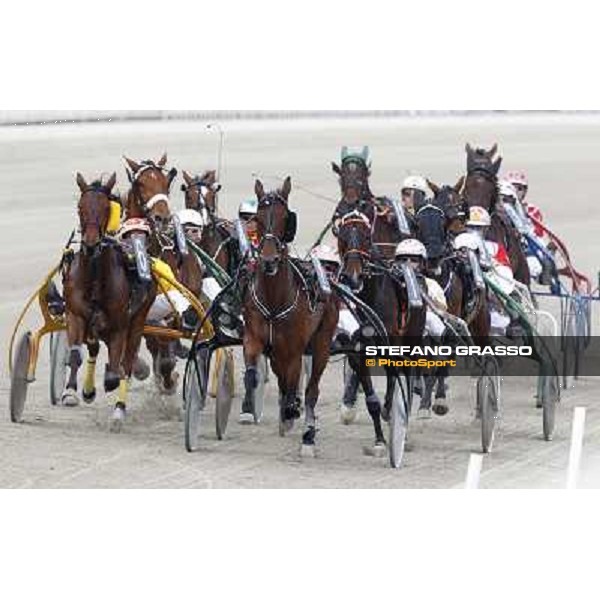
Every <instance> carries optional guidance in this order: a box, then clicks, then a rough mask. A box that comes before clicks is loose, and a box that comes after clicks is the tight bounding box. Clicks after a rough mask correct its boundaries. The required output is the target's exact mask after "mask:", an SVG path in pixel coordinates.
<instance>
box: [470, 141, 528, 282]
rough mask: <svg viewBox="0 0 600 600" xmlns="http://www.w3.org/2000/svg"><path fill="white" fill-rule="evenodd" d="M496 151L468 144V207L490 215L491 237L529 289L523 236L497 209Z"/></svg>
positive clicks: (518, 279)
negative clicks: (521, 236)
mask: <svg viewBox="0 0 600 600" xmlns="http://www.w3.org/2000/svg"><path fill="white" fill-rule="evenodd" d="M497 150H498V147H497V145H494V146H493V147H492V148H491V150H483V149H481V148H478V149H476V150H473V148H472V147H471V145H470V144H467V145H466V151H467V176H466V179H465V185H464V189H463V191H462V195H463V197H464V198H465V200H466V201H467V203H468V205H469V207H473V206H481V207H483V208H485V209H486V210H487V211H488V212H489V213H490V216H491V217H492V226H491V227H490V230H489V232H488V238H489V239H490V241H493V242H496V243H499V244H502V245H503V246H504V247H505V248H506V251H507V252H508V256H509V258H510V264H511V268H512V271H513V273H514V275H515V279H517V281H520V282H521V283H523V284H525V285H526V286H527V287H529V285H530V284H531V276H530V273H529V265H528V263H527V257H526V255H525V251H524V250H523V246H522V244H521V239H520V235H519V233H518V232H517V230H516V229H515V227H514V226H513V224H512V223H511V222H510V221H509V220H508V219H507V218H506V216H505V215H504V214H502V213H501V212H500V211H498V210H497V207H498V172H499V171H500V166H501V165H502V158H501V157H498V158H496V160H493V159H494V156H495V155H496V152H497Z"/></svg>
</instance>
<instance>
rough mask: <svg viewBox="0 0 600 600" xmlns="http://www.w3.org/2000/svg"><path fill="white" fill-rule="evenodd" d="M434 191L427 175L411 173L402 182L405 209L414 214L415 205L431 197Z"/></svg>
mask: <svg viewBox="0 0 600 600" xmlns="http://www.w3.org/2000/svg"><path fill="white" fill-rule="evenodd" d="M431 196H432V192H431V189H430V187H429V184H428V183H427V180H426V179H425V177H423V176H421V175H411V176H409V177H407V178H406V179H405V180H404V183H403V184H402V206H403V207H404V210H406V211H407V212H408V213H410V214H411V215H413V216H414V214H415V205H417V206H418V205H421V204H423V203H424V202H425V200H429V199H431Z"/></svg>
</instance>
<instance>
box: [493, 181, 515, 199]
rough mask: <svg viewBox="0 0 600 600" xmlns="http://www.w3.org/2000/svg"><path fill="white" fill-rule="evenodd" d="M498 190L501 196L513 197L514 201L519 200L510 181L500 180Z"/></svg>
mask: <svg viewBox="0 0 600 600" xmlns="http://www.w3.org/2000/svg"><path fill="white" fill-rule="evenodd" d="M498 192H499V193H500V195H501V196H508V197H509V198H513V199H514V200H515V201H518V200H519V195H518V194H517V190H516V189H515V186H514V185H513V184H512V183H511V182H510V181H506V180H505V181H501V182H500V184H499V185H498Z"/></svg>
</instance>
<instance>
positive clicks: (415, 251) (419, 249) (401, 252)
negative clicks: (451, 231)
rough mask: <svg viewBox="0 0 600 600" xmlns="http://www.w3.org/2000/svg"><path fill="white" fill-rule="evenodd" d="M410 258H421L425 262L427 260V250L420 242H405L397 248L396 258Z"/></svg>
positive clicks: (413, 240) (411, 240) (410, 240)
mask: <svg viewBox="0 0 600 600" xmlns="http://www.w3.org/2000/svg"><path fill="white" fill-rule="evenodd" d="M409 256H419V257H421V258H422V259H423V260H426V259H427V249H426V248H425V246H424V245H423V244H422V243H421V242H420V241H419V240H415V239H412V238H411V239H409V240H404V241H403V242H400V243H399V244H398V247H397V248H396V258H404V257H409Z"/></svg>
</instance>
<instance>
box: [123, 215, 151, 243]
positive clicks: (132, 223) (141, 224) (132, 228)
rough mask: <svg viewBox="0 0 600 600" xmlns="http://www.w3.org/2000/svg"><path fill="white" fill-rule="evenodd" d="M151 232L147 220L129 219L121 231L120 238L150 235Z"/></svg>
mask: <svg viewBox="0 0 600 600" xmlns="http://www.w3.org/2000/svg"><path fill="white" fill-rule="evenodd" d="M151 232H152V230H151V229H150V225H149V224H148V221H147V220H146V219H140V218H132V219H127V221H125V223H123V225H122V226H121V229H120V230H119V233H118V237H119V238H121V239H125V238H127V237H129V236H130V235H132V234H134V233H136V234H144V235H150V233H151Z"/></svg>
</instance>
